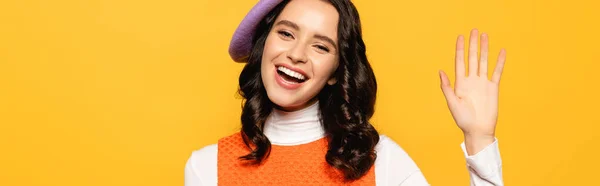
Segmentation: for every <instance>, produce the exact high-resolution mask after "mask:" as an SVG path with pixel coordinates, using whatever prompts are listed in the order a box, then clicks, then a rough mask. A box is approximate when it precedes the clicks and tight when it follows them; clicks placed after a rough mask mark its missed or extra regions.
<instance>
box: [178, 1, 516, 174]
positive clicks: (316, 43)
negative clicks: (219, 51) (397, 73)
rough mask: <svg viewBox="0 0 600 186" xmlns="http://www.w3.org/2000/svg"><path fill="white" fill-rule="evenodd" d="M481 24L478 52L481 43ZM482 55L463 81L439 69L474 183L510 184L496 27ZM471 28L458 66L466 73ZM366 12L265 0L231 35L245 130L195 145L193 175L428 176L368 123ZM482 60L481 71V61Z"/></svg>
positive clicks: (372, 85) (370, 83)
mask: <svg viewBox="0 0 600 186" xmlns="http://www.w3.org/2000/svg"><path fill="white" fill-rule="evenodd" d="M478 35H479V33H478V31H477V30H473V31H472V32H471V38H470V42H471V45H470V46H471V47H470V52H469V54H476V53H477V48H476V46H477V37H478ZM481 39H482V41H481V43H482V45H483V46H482V51H481V60H480V62H477V59H476V57H477V55H469V64H470V67H469V69H475V70H471V71H469V74H468V76H467V77H463V76H457V79H456V84H457V85H456V90H453V89H452V87H451V86H450V83H449V80H448V77H447V76H446V75H445V73H444V72H442V71H440V79H441V88H442V91H443V93H444V95H445V97H446V100H447V104H448V107H449V108H450V111H451V113H452V116H453V117H454V120H455V122H456V124H457V125H458V127H459V128H460V129H461V130H462V131H463V133H464V135H465V143H463V144H462V145H461V146H462V147H463V151H464V152H465V156H466V158H467V166H468V170H469V172H470V176H471V185H503V181H502V168H501V159H500V154H499V151H498V145H497V142H496V138H495V137H494V134H495V133H494V132H495V125H496V119H497V113H498V110H497V109H498V83H499V80H500V75H501V73H502V68H503V67H502V66H503V64H504V58H505V53H504V50H502V51H501V53H500V57H499V61H498V66H497V67H496V71H495V72H494V74H493V78H492V81H489V80H488V79H487V44H488V43H487V42H488V41H487V35H485V34H483V35H482V38H481ZM463 48H464V41H463V37H462V36H459V38H458V40H457V51H456V52H457V53H456V73H457V74H459V75H463V74H465V70H464V69H465V67H464V62H463V55H464V49H463ZM365 51H366V49H365V44H364V43H363V40H362V35H361V26H360V19H359V16H358V12H357V11H356V8H355V7H354V5H353V4H352V3H351V2H350V1H348V0H302V1H299V0H291V1H289V0H283V1H282V0H262V1H259V2H258V4H257V5H255V7H254V8H253V9H252V10H251V11H250V12H249V13H248V15H247V16H246V17H245V19H244V20H243V21H242V23H241V24H240V25H239V27H238V29H237V30H236V32H235V34H234V36H233V39H232V41H231V45H230V55H231V57H232V58H233V60H234V61H238V62H247V63H246V66H245V67H244V69H243V70H242V72H241V74H240V77H239V92H240V94H241V95H242V96H243V97H244V106H243V111H242V116H241V121H242V128H241V131H240V132H238V133H236V134H233V135H231V136H228V137H225V138H222V139H220V140H219V142H218V143H217V144H214V145H210V146H207V147H204V148H202V149H200V150H197V151H195V152H193V153H192V155H191V157H190V158H189V160H188V162H187V165H186V169H185V185H187V186H199V185H203V186H206V185H217V184H219V185H313V184H317V185H403V186H413V185H415V186H421V185H428V183H427V181H426V180H425V178H424V176H423V174H421V172H420V170H419V168H418V167H417V166H416V164H415V163H414V162H413V161H412V159H411V158H410V157H409V156H408V155H407V154H406V152H404V151H403V150H402V148H400V146H398V145H397V144H396V143H395V142H394V141H393V140H391V139H390V138H388V137H386V136H385V135H381V136H380V135H379V134H378V132H377V130H375V128H374V127H373V126H372V125H371V124H370V123H369V118H370V117H371V116H372V115H373V112H374V104H375V95H376V90H377V83H376V80H375V76H374V74H373V71H372V69H371V67H370V65H369V62H368V60H367V58H366V55H365ZM478 66H480V70H479V71H477V70H476V69H478V68H477V67H478Z"/></svg>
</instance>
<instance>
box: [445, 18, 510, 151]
mask: <svg viewBox="0 0 600 186" xmlns="http://www.w3.org/2000/svg"><path fill="white" fill-rule="evenodd" d="M478 36H479V32H478V30H477V29H473V30H471V36H470V38H469V56H468V57H469V73H468V74H466V73H465V62H464V56H465V51H464V48H465V44H464V37H463V36H462V35H459V36H458V39H457V41H456V67H455V68H456V69H455V70H456V80H455V86H454V89H452V86H451V85H450V80H449V79H448V76H447V75H446V73H444V71H441V70H440V80H441V88H442V92H443V93H444V96H445V98H446V103H447V104H448V108H449V109H450V113H451V114H452V117H453V118H454V121H455V122H456V125H457V126H458V127H459V128H460V129H461V130H462V131H463V134H464V135H465V146H466V147H467V152H468V154H469V155H472V154H475V153H477V152H479V151H480V150H482V149H483V148H484V147H486V146H487V145H489V144H490V143H492V142H494V140H495V138H494V137H495V131H496V121H497V119H498V88H499V85H500V77H501V76H502V70H503V68H504V61H505V59H506V51H505V50H504V49H502V50H500V54H499V55H498V62H497V63H496V68H495V70H494V72H493V74H492V79H491V80H489V79H488V72H487V71H488V67H487V66H488V61H487V58H488V36H487V34H486V33H483V34H482V35H481V58H480V59H479V60H477V49H478V47H477V46H478V44H477V37H478Z"/></svg>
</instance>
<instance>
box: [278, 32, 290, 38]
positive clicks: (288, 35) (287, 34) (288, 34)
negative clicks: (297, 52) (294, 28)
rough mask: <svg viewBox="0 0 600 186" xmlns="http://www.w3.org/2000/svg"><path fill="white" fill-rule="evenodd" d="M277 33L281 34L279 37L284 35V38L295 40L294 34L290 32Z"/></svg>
mask: <svg viewBox="0 0 600 186" xmlns="http://www.w3.org/2000/svg"><path fill="white" fill-rule="evenodd" d="M277 33H279V35H282V36H284V37H290V38H293V36H292V34H290V33H289V32H286V31H278V32H277Z"/></svg>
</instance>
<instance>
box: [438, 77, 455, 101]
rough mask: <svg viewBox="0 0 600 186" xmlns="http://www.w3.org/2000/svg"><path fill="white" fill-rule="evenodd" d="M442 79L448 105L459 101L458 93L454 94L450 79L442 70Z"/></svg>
mask: <svg viewBox="0 0 600 186" xmlns="http://www.w3.org/2000/svg"><path fill="white" fill-rule="evenodd" d="M440 81H441V88H442V92H443V93H444V97H445V98H446V102H447V103H448V105H454V104H455V103H456V101H457V98H456V95H455V94H454V90H453V89H452V86H451V85H450V80H449V79H448V76H447V75H446V73H444V71H441V70H440Z"/></svg>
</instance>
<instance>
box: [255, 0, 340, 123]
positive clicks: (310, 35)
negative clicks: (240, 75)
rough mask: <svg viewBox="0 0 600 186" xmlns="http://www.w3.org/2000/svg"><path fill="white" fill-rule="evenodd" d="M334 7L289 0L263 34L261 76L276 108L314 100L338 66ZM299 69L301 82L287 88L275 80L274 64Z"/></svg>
mask: <svg viewBox="0 0 600 186" xmlns="http://www.w3.org/2000/svg"><path fill="white" fill-rule="evenodd" d="M338 18H339V14H338V12H337V10H336V9H335V7H333V6H332V5H331V4H329V3H327V2H324V1H321V0H303V1H291V2H289V3H288V5H287V6H286V7H285V8H284V9H283V11H282V12H281V14H280V15H279V16H278V17H277V19H276V20H275V23H274V25H273V28H272V29H271V31H270V32H269V35H268V36H267V40H266V41H265V47H264V51H263V57H262V62H261V75H262V80H263V84H264V85H265V89H266V90H267V94H268V97H269V99H270V100H271V101H272V102H273V103H275V104H276V105H277V106H278V107H279V108H280V109H282V110H286V111H294V110H299V109H302V108H305V107H307V106H309V105H311V104H312V103H314V102H315V101H316V98H315V97H316V95H317V94H318V93H319V92H320V91H321V89H323V87H324V86H325V84H326V83H329V84H334V83H335V82H336V80H335V79H334V78H332V75H333V73H334V72H335V70H336V69H337V67H338V63H339V62H338V52H337V50H336V48H337V25H338ZM280 64H286V65H289V66H291V67H295V68H298V69H301V70H302V71H304V72H305V73H306V76H308V78H309V79H308V80H306V81H305V82H304V83H303V85H302V86H301V87H300V88H298V89H295V90H288V89H285V88H283V87H281V86H280V85H279V84H277V82H276V80H275V73H276V65H280Z"/></svg>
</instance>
